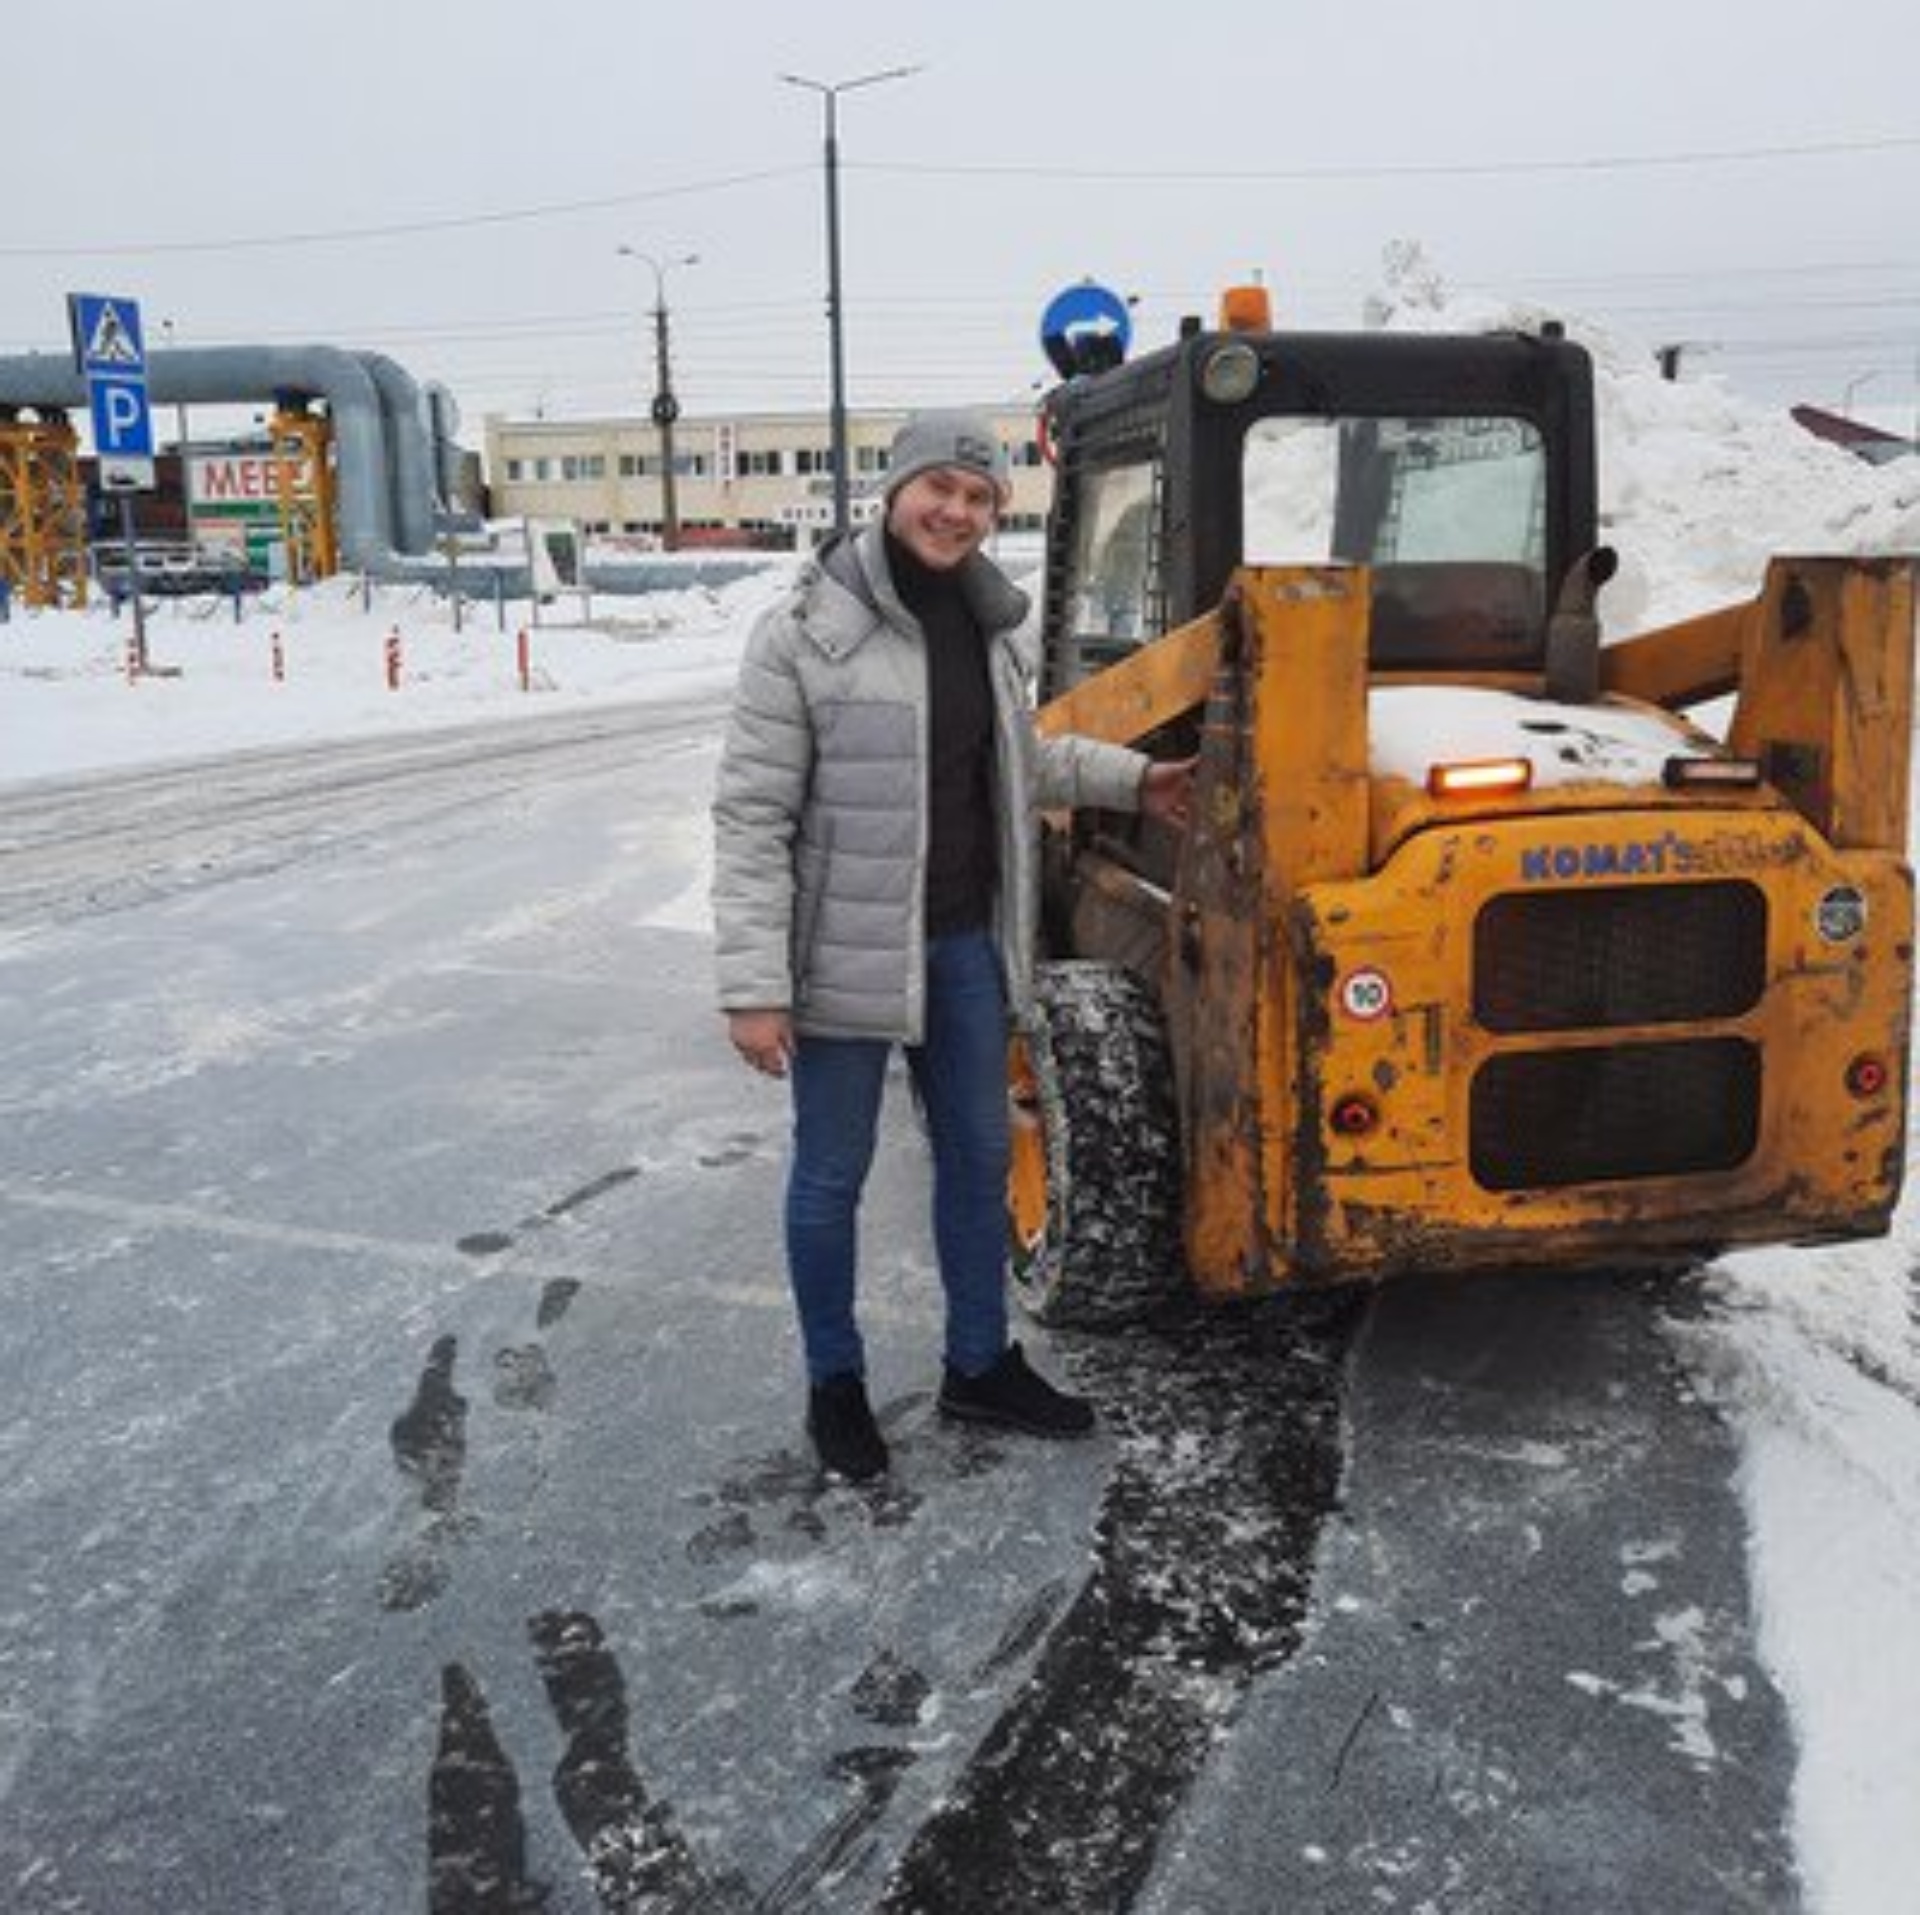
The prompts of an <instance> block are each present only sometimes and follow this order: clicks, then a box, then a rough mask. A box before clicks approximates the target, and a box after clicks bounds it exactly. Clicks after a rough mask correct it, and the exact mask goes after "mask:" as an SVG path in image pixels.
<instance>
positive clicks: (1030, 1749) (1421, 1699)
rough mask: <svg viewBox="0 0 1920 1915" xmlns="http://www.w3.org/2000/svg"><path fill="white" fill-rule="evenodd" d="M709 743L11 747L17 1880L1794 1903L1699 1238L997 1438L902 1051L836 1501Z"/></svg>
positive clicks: (1486, 1904)
mask: <svg viewBox="0 0 1920 1915" xmlns="http://www.w3.org/2000/svg"><path fill="white" fill-rule="evenodd" d="M715 737H716V720H715V716H714V713H713V711H712V710H711V709H710V708H707V707H692V706H682V707H666V706H659V705H655V706H648V707H644V708H641V707H636V708H631V709H627V710H622V709H620V708H617V707H610V708H605V709H602V710H600V711H598V712H597V713H596V714H594V715H592V716H590V717H580V718H572V719H566V720H554V721H543V722H540V723H538V724H536V725H527V724H521V725H519V726H516V727H513V728H511V729H506V728H487V729H475V730H472V731H470V732H468V733H465V734H449V733H442V734H439V735H436V736H434V737H432V738H413V739H407V740H389V741H386V742H384V743H366V744H361V745H356V746H352V747H329V748H325V749H315V750H311V751H301V752H297V753H283V754H275V755H271V756H267V755H262V756H258V757H254V758H249V759H240V760H232V761H225V762H222V763H221V764H219V765H218V766H210V765H202V766H196V767H187V768H178V769H175V770H172V771H168V772H165V773H152V774H144V775H137V776H129V777H125V778H115V779H107V780H93V781H72V782H70V783H66V784H63V785H60V786H53V785H41V786H36V787H27V788H22V789H21V790H19V791H17V792H15V793H12V794H9V802H8V805H7V807H6V823H5V825H4V827H0V833H3V835H4V845H5V850H4V855H0V1059H3V1060H4V1065H5V1075H4V1080H3V1088H0V1115H3V1116H4V1119H5V1122H4V1125H3V1126H0V1237H3V1241H4V1251H5V1262H4V1271H3V1274H0V1299H3V1300H4V1307H5V1311H6V1321H7V1325H8V1337H7V1341H6V1346H5V1349H6V1355H5V1368H4V1372H3V1373H0V1374H3V1375H4V1382H5V1395H4V1399H3V1400H4V1412H3V1413H0V1461H3V1462H4V1465H5V1467H4V1472H0V1510H4V1516H5V1535H6V1538H7V1547H6V1551H5V1557H4V1561H3V1562H0V1613H4V1614H5V1616H6V1619H7V1627H6V1632H5V1635H4V1638H0V1797H3V1800H4V1815H3V1816H0V1883H4V1884H6V1888H5V1900H6V1904H7V1906H8V1907H9V1908H10V1909H14V1908H17V1909H20V1910H22V1911H26V1915H42V1912H43V1911H45V1912H48V1915H50V1912H51V1911H55V1910H85V1911H99V1915H141V1912H142V1911H147V1910H154V1911H161V1910H165V1911H168V1915H180V1912H181V1911H188V1912H194V1911H203V1910H204V1911H208V1912H209V1915H224V1912H225V1911H227V1910H229V1909H237V1908H246V1909H249V1910H255V1909H258V1910H288V1911H296V1910H297V1911H305V1910H314V1911H321V1910H326V1911H338V1910H343V1909H344V1910H350V1911H362V1910H364V1911H367V1912H368V1915H392V1912H393V1911H399V1910H409V1909H422V1908H428V1909H432V1910H434V1911H447V1912H449V1915H450V1912H451V1911H456V1910H458V1911H479V1912H480V1915H488V1912H490V1911H494V1910H501V1911H509V1910H527V1909H532V1908H535V1907H545V1908H547V1909H550V1910H554V1911H561V1912H564V1911H572V1910H578V1911H582V1912H583V1915H586V1912H587V1911H597V1910H609V1909H656V1908H657V1909H665V1908H680V1909H691V1908H693V1907H696V1906H697V1907H700V1908H706V1909H737V1910H745V1909H749V1908H752V1909H764V1910H802V1909H817V1910H823V1911H825V1910H833V1911H839V1910H854V1909H860V1908H870V1907H885V1908H887V1909H890V1910H893V1911H912V1910H925V1911H933V1910H948V1909H951V1910H956V1911H958V1910H966V1911H974V1910H978V1911H982V1915H984V1912H985V1911H995V1915H1005V1912H1007V1911H1021V1910H1025V1909H1034V1910H1040V1909H1046V1910H1049V1911H1054V1910H1060V1911H1079V1910H1086V1911H1090V1912H1091V1911H1095V1910H1105V1909H1122V1908H1127V1907H1138V1908H1140V1909H1143V1910H1147V1909H1150V1910H1153V1911H1155V1915H1187V1911H1199V1910H1203V1909H1204V1910H1208V1911H1237V1910H1245V1911H1249V1915H1251V1912H1252V1911H1257V1910H1267V1909H1273V1908H1287V1909H1296V1908H1297V1909H1306V1910H1320V1909H1324V1910H1328V1911H1340V1910H1345V1909H1349V1908H1351V1909H1356V1910H1357V1909H1363V1908H1364V1909H1372V1908H1404V1909H1408V1910H1413V1909H1418V1908H1423V1907H1435V1908H1441V1907H1444V1908H1446V1909H1449V1910H1455V1909H1475V1910H1488V1911H1492V1910H1496V1909H1498V1910H1503V1911H1504V1910H1508V1909H1518V1908H1533V1907H1542V1908H1544V1907H1549V1906H1564V1907H1568V1908H1573V1909H1579V1908H1583V1907H1587V1906H1595V1905H1596V1904H1594V1903H1592V1902H1589V1901H1586V1900H1584V1899H1582V1896H1583V1895H1584V1893H1585V1890H1584V1889H1582V1891H1581V1893H1580V1894H1576V1895H1573V1896H1572V1898H1571V1899H1564V1900H1554V1899H1552V1898H1553V1897H1554V1896H1556V1895H1559V1894H1561V1893H1562V1892H1563V1891H1565V1890H1567V1889H1568V1888H1569V1885H1570V1884H1575V1883H1584V1884H1586V1885H1587V1886H1588V1887H1591V1886H1592V1884H1593V1883H1594V1882H1604V1883H1612V1884H1615V1885H1624V1886H1627V1887H1633V1888H1635V1889H1636V1893H1635V1894H1626V1895H1624V1896H1622V1897H1616V1898H1615V1899H1613V1900H1612V1901H1611V1902H1610V1903H1609V1904H1608V1905H1610V1906H1614V1907H1632V1908H1641V1907H1646V1908H1652V1907H1656V1906H1659V1907H1666V1906H1685V1907H1686V1908H1687V1909H1688V1911H1689V1915H1714V1911H1716V1910H1718V1909H1721V1908H1725V1909H1728V1910H1734V1909H1749V1908H1754V1909H1759V1908H1765V1909H1770V1910H1773V1909H1788V1908H1792V1907H1795V1906H1797V1903H1796V1901H1795V1899H1794V1890H1793V1884H1792V1878H1791V1862H1790V1858H1789V1857H1788V1856H1787V1854H1786V1851H1785V1846H1784V1837H1783V1834H1782V1831H1783V1829H1784V1827H1785V1824H1786V1820H1787V1807H1786V1801H1785V1794H1786V1784H1787V1778H1788V1756H1787V1750H1786V1738H1785V1729H1784V1724H1783V1721H1782V1713H1781V1710H1780V1708H1779V1705H1778V1702H1777V1699H1776V1698H1775V1697H1774V1696H1773V1694H1772V1691H1771V1689H1770V1688H1769V1687H1768V1685H1767V1682H1766V1679H1765V1677H1764V1675H1763V1674H1761V1672H1760V1671H1759V1670H1758V1669H1757V1668H1756V1667H1754V1665H1753V1662H1752V1658H1751V1654H1750V1646H1749V1641H1748V1634H1749V1632H1748V1627H1747V1623H1746V1611H1747V1607H1748V1604H1747V1597H1746V1591H1745V1585H1744V1580H1743V1576H1744V1569H1743V1561H1742V1537H1741V1532H1740V1524H1739V1516H1738V1511H1737V1508H1736V1506H1735V1503H1734V1499H1733V1496H1732V1492H1731V1489H1730V1486H1729V1479H1730V1476H1731V1473H1732V1470H1733V1467H1734V1457H1733V1453H1732V1449H1731V1445H1730V1443H1729V1440H1728V1438H1727V1436H1726V1433H1725V1429H1724V1426H1723V1425H1722V1423H1721V1422H1720V1420H1719V1419H1718V1418H1717V1417H1716V1416H1715V1415H1714V1414H1712V1413H1711V1412H1710V1411H1709V1410H1708V1409H1707V1407H1706V1406H1704V1405H1702V1404H1701V1403H1699V1402H1698V1401H1697V1400H1695V1397H1694V1394H1693V1392H1692V1391H1691V1390H1690V1389H1689V1387H1688V1385H1687V1381H1686V1378H1685V1377H1684V1375H1682V1374H1681V1372H1680V1371H1679V1370H1678V1368H1677V1367H1676V1365H1675V1364H1674V1362H1673V1361H1672V1359H1671V1352H1670V1350H1669V1349H1668V1347H1667V1345H1666V1344H1665V1343H1664V1342H1663V1339H1662V1335H1661V1330H1660V1320H1661V1318H1662V1316H1663V1314H1664V1313H1666V1312H1668V1311H1669V1310H1673V1309H1685V1308H1686V1307H1687V1293H1686V1292H1684V1291H1683V1292H1681V1293H1678V1294H1676V1295H1674V1296H1654V1295H1651V1294H1649V1293H1648V1292H1647V1291H1646V1290H1645V1288H1644V1287H1643V1286H1639V1285H1634V1284H1630V1283H1626V1282H1614V1281H1611V1280H1608V1279H1604V1278H1595V1279H1592V1280H1591V1281H1587V1282H1575V1283H1560V1284H1557V1285H1554V1286H1552V1287H1551V1288H1550V1289H1547V1290H1541V1291H1537V1292H1532V1293H1529V1294H1527V1295H1526V1296H1524V1297H1523V1296H1521V1295H1519V1294H1516V1293H1515V1291H1514V1289H1513V1287H1512V1286H1478V1287H1475V1288H1474V1289H1473V1290H1471V1291H1469V1292H1462V1293H1456V1292H1454V1291H1452V1290H1444V1291H1429V1290H1420V1289H1407V1290H1403V1291H1400V1292H1393V1293H1389V1294H1388V1296H1387V1297H1386V1298H1384V1299H1381V1300H1377V1301H1372V1302H1368V1301H1364V1300H1358V1299H1337V1300H1334V1301H1333V1302H1330V1303H1324V1304H1321V1305H1319V1306H1317V1307H1316V1308H1313V1309H1311V1310H1306V1311H1294V1312H1289V1311H1282V1310H1263V1311H1253V1312H1248V1313H1244V1314H1234V1315H1228V1316H1215V1317H1182V1318H1180V1319H1179V1320H1177V1321H1172V1322H1169V1323H1166V1324H1163V1325H1160V1326H1156V1327H1155V1328H1154V1329H1153V1330H1152V1331H1150V1332H1141V1333H1136V1334H1133V1335H1129V1336H1126V1337H1118V1338H1112V1339H1105V1340H1101V1341H1097V1342H1087V1343H1083V1344H1076V1345H1074V1346H1072V1347H1069V1348H1066V1349H1063V1350H1060V1351H1058V1352H1057V1353H1056V1355H1057V1359H1058V1360H1061V1361H1065V1362H1068V1363H1070V1364H1071V1365H1072V1367H1073V1369H1074V1372H1075V1374H1076V1375H1077V1376H1078V1377H1079V1378H1080V1379H1081V1380H1082V1381H1083V1382H1084V1383H1085V1384H1086V1385H1087V1386H1088V1387H1090V1388H1092V1389H1093V1390H1094V1391H1095V1392H1096V1394H1097V1395H1098V1396H1099V1398H1100V1399H1101V1402H1102V1404H1103V1407H1104V1408H1105V1410H1106V1412H1107V1431H1106V1433H1105V1434H1104V1435H1103V1436H1102V1437H1101V1439H1100V1440H1099V1441H1097V1442H1096V1443H1094V1444H1091V1445H1085V1446H1071V1447H1068V1448H1065V1449H1052V1448H1039V1449H1035V1448H1032V1447H1029V1446H1022V1445H1017V1444H1011V1443H1006V1442H1001V1441H996V1440H993V1439H991V1438H988V1437H984V1436H982V1435H981V1434H980V1433H978V1432H955V1431H952V1430H948V1429H946V1428H943V1427H942V1426H941V1425H939V1424H938V1423H937V1421H936V1420H935V1419H934V1418H933V1417H932V1415H931V1413H930V1395H929V1391H930V1385H931V1383H932V1381H933V1376H932V1353H933V1351H934V1349H935V1347H936V1342H937V1338H936V1331H935V1318H936V1312H935V1309H934V1304H933V1296H934V1282H933V1278H932V1273H931V1271H930V1268H929V1267H928V1262H927V1255H926V1251H925V1247H924V1244H925V1240H924V1233H923V1231H922V1230H921V1228H920V1223H919V1217H920V1211H921V1208H922V1206H923V1203H924V1177H925V1171H924V1165H923V1163H922V1162H921V1159H920V1156H919V1153H918V1151H917V1148H916V1145H915V1140H914V1138H913V1135H912V1132H911V1127H910V1125H909V1124H908V1123H907V1122H906V1121H905V1119H904V1116H903V1113H902V1112H901V1110H900V1108H899V1104H898V1100H896V1108H895V1114H894V1122H893V1124H892V1126H891V1128H890V1130H889V1133H888V1137H887V1141H886V1145H885V1147H884V1152H883V1161H882V1165H881V1168H880V1171H879V1174H878V1182H877V1186H876V1189H875V1192H874V1199H873V1213H872V1219H871V1225H870V1233H871V1234H870V1242H871V1245H872V1248H873V1256H872V1260H871V1273H870V1281H869V1291H870V1295H871V1305H870V1315H871V1320H872V1332H873V1335H872V1343H873V1346H874V1363H875V1382H876V1385H877V1393H878V1395H879V1397H880V1398H881V1399H882V1400H883V1401H884V1403H885V1404H886V1409H885V1411H884V1417H885V1420H886V1421H887V1422H888V1424H889V1427H890V1433H891V1435H892V1438H893V1440H894V1444H895V1447H896V1452H897V1455H898V1457H899V1467H898V1469H897V1472H896V1477H895V1481H894V1482H893V1484H892V1485H891V1486H890V1487H889V1488H887V1489H885V1490H882V1491H878V1492H875V1493H872V1494H860V1493H856V1492H853V1491H850V1490H845V1489H837V1490H831V1491H822V1489H821V1488H820V1487H819V1486H818V1485H817V1483H816V1482H815V1480H814V1478H813V1474H812V1472H811V1470H810V1469H809V1467H808V1466H807V1463H806V1460H805V1457H804V1455H803V1453H802V1450H801V1446H800V1440H799V1432H798V1429H797V1426H796V1425H797V1418H796V1414H795V1412H796V1407H797V1405H796V1395H797V1391H796V1386H795V1383H794V1377H793V1360H792V1357H791V1352H790V1334H789V1329H788V1324H787V1306H786V1302H785V1297H784V1291H783V1287H782V1280H781V1276H780V1271H779V1260H778V1254H777V1241H776V1231H775V1211H776V1204H777V1188H778V1177H779V1172H778V1164H779V1157H780V1147H781V1134H782V1131H783V1128H784V1110H783V1106H782V1103H781V1099H780V1093H779V1092H778V1091H777V1090H776V1089H773V1088H772V1087H768V1086H764V1085H761V1084H758V1083H756V1082H754V1081H753V1080H750V1079H746V1078H744V1077H743V1076H742V1075H741V1074H739V1073H737V1072H736V1071H735V1070H734V1069H733V1068H731V1066H730V1060H729V1059H728V1058H727V1057H726V1055H725V1053H724V1047H723V1046H722V1045H720V1044H719V1042H718V1041H717V1036H716V1032H715V1028H714V1026H713V1023H712V1020H711V1015H710V1012H709V1010H708V1008H707V952H706V937H705V929H704V893H705V884H706V867H705V855H706V853H705V845H706V833H705V826H704V817H703V804H704V796H705V792H706V789H707V783H708V780H709V778H710V774H711V769H712V763H713V755H714V747H715ZM1336 1507H1337V1515H1335V1516H1334V1517H1333V1518H1332V1520H1328V1518H1329V1512H1330V1511H1333V1510H1335V1509H1336ZM1576 1854H1577V1855H1579V1856H1580V1857H1582V1858H1584V1859H1583V1861H1582V1864H1581V1866H1582V1867H1583V1868H1585V1869H1586V1870H1587V1871H1588V1873H1587V1874H1586V1875H1584V1876H1583V1875H1580V1874H1578V1872H1577V1871H1575V1872H1570V1869H1569V1857H1570V1856H1573V1855H1576ZM1661 1884H1664V1885H1666V1886H1667V1887H1673V1886H1674V1885H1676V1884H1683V1885H1684V1886H1685V1893H1684V1894H1682V1895H1680V1896H1679V1898H1678V1899H1677V1900H1675V1899H1672V1898H1669V1899H1667V1900H1665V1901H1662V1900H1660V1899H1658V1898H1657V1897H1655V1898H1653V1899H1649V1895H1651V1894H1652V1891H1653V1888H1654V1886H1655V1885H1661ZM1639 1889H1646V1890H1648V1893H1647V1894H1639V1893H1638V1892H1637V1891H1638V1890H1639Z"/></svg>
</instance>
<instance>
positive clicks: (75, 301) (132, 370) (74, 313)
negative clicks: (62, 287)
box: [67, 293, 147, 379]
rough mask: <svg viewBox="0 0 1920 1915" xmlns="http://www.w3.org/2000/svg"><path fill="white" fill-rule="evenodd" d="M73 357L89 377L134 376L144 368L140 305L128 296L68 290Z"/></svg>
mask: <svg viewBox="0 0 1920 1915" xmlns="http://www.w3.org/2000/svg"><path fill="white" fill-rule="evenodd" d="M67 305H68V312H69V315H70V317H71V320H72V325H73V356H74V361H75V363H76V364H77V365H78V367H79V369H80V370H81V372H83V373H85V374H86V375H87V376H88V377H89V378H91V377H93V375H94V374H96V373H98V374H101V375H104V376H105V377H107V378H118V379H137V378H140V377H143V376H144V375H145V373H146V370H147V349H146V343H145V341H144V340H143V339H142V338H141V334H140V307H139V305H138V303H137V302H136V301H134V300H131V299H117V298H114V297H112V296H111V295H109V294H103V293H70V294H69V295H68V296H67Z"/></svg>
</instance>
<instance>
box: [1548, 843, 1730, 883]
mask: <svg viewBox="0 0 1920 1915" xmlns="http://www.w3.org/2000/svg"><path fill="white" fill-rule="evenodd" d="M1704 861H1705V860H1704V858H1703V856H1702V852H1701V847H1700V846H1699V845H1697V844H1693V843H1691V842H1690V841H1689V840H1687V839H1685V838H1683V837H1681V836H1680V835H1679V833H1678V832H1673V831H1663V832H1662V833H1661V834H1660V835H1659V837H1657V838H1636V839H1634V840H1632V841H1631V842H1630V843H1627V844H1553V845H1537V846H1532V847H1530V848H1528V849H1526V850H1524V851H1522V852H1521V853H1520V876H1521V879H1522V880H1523V881H1524V882H1525V883H1527V884H1546V883H1549V882H1552V881H1556V880H1557V881H1558V882H1560V883H1562V884H1566V883H1569V882H1572V881H1575V880H1579V879H1587V878H1664V877H1670V876H1672V875H1673V874H1674V873H1676V872H1683V871H1697V870H1699V869H1700V867H1701V865H1702V864H1703V862H1704Z"/></svg>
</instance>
